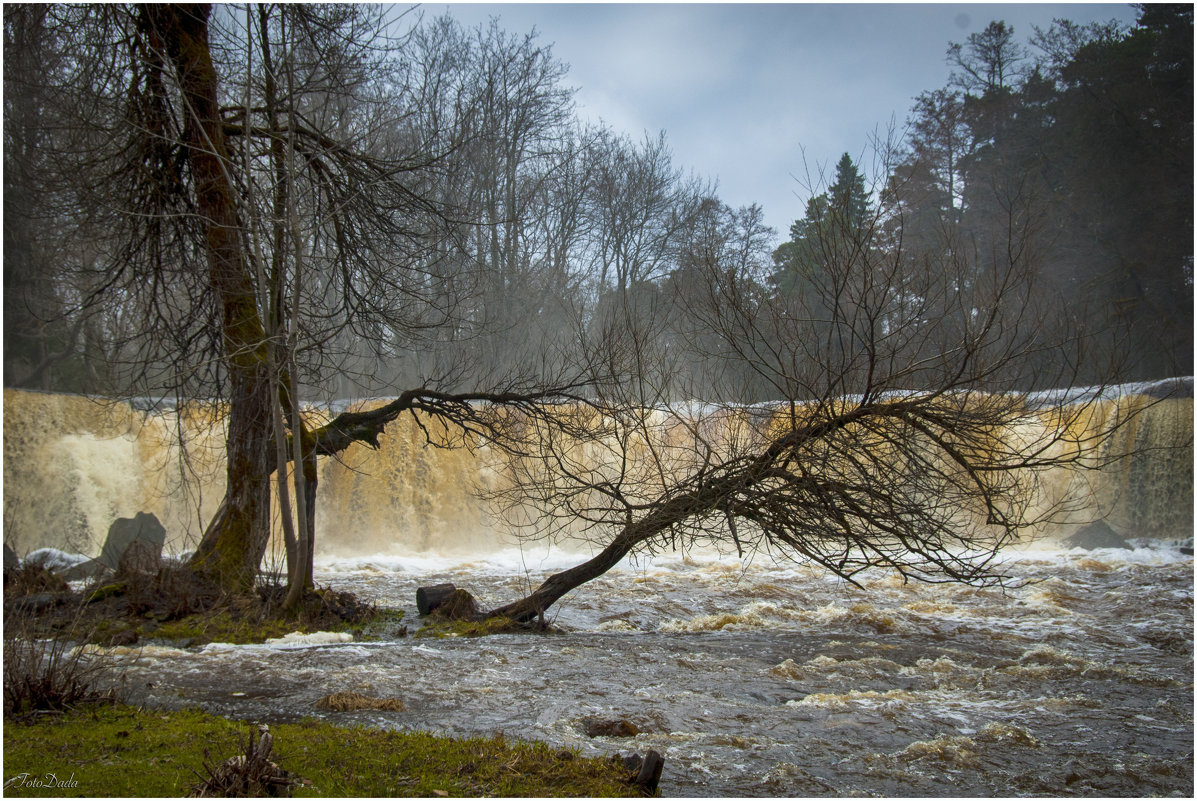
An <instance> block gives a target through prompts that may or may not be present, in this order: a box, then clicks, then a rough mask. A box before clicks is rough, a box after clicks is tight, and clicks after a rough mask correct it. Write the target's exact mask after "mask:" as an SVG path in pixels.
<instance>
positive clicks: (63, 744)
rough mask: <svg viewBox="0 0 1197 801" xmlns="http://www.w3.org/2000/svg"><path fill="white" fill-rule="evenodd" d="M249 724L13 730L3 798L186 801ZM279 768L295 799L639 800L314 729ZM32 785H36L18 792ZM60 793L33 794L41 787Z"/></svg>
mask: <svg viewBox="0 0 1197 801" xmlns="http://www.w3.org/2000/svg"><path fill="white" fill-rule="evenodd" d="M251 728H252V727H251V725H250V724H248V723H244V722H236V721H229V720H225V719H224V718H219V717H214V716H212V715H207V714H205V713H202V712H199V711H195V710H184V711H177V712H167V711H154V710H138V709H134V708H132V707H127V706H95V707H89V708H84V709H79V710H74V711H71V712H68V713H67V714H65V715H61V716H53V717H49V716H48V717H44V718H41V719H39V720H37V721H35V722H23V721H20V720H16V719H8V720H6V721H5V722H4V780H5V782H6V786H5V788H4V794H5V795H6V796H9V797H14V798H16V797H36V796H74V797H83V796H107V797H111V796H125V797H147V796H174V797H180V796H183V795H185V794H186V793H187V791H188V790H189V789H190V788H191V787H193V786H194V785H195V784H197V783H198V782H199V781H200V777H201V776H206V774H205V773H204V769H203V763H204V760H205V754H204V749H207V751H208V754H207V757H206V758H207V761H208V762H209V763H210V764H218V763H220V762H223V761H224V760H225V759H227V758H228V757H231V756H234V755H236V754H239V753H244V745H243V743H244V741H245V740H246V739H247V737H248V735H249V732H250V731H251ZM271 733H272V734H273V735H274V761H276V762H277V763H278V764H279V765H281V766H282V767H283V768H286V769H287V770H289V771H291V772H293V773H297V774H299V775H300V776H302V777H304V778H305V779H307V780H309V781H310V782H311V786H307V787H299V788H296V793H295V794H296V795H297V796H315V797H321V796H323V797H330V796H339V797H346V796H347V797H363V796H384V797H385V796H424V797H435V796H441V795H447V796H537V797H543V796H600V797H616V796H636V795H638V792H637V790H636V788H634V787H633V786H632V785H630V784H627V783H625V782H624V778H625V775H624V771H623V769H622V768H621V767H619V766H617V765H614V764H613V763H611V762H608V761H606V760H598V759H585V758H582V757H579V756H577V754H576V753H573V752H570V751H561V750H553V749H551V748H549V747H548V746H547V745H545V744H543V743H526V742H521V741H512V740H506V739H504V738H503V737H502V736H496V737H491V738H477V739H466V740H457V739H449V738H444V737H437V736H435V735H432V734H427V733H423V732H387V731H380V730H377V729H367V728H345V727H341V726H333V725H331V724H327V723H322V722H317V721H313V720H305V721H304V722H301V723H290V724H276V725H271ZM21 774H27V778H26V779H25V780H24V781H22V780H16V781H14V778H15V777H18V776H20V775H21ZM50 774H52V775H53V776H54V777H55V778H56V779H57V782H58V785H57V786H43V787H40V788H39V787H35V786H33V784H34V782H35V781H36V782H41V783H42V784H43V785H46V784H51V783H52V780H51V779H49V775H50Z"/></svg>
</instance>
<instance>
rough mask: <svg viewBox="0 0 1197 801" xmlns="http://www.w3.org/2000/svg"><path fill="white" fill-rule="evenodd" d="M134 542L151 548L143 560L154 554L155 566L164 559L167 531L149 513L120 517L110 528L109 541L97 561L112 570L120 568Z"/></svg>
mask: <svg viewBox="0 0 1197 801" xmlns="http://www.w3.org/2000/svg"><path fill="white" fill-rule="evenodd" d="M134 542H142V543H145V544H146V545H148V546H149V549H148V550H146V549H141V550H142V551H143V555H142V558H143V559H144V555H145V554H147V553H152V554H153V558H154V564H155V565H157V563H158V560H160V559H161V558H162V546H163V545H165V544H166V529H165V528H163V527H162V524H161V523H159V522H158V518H157V517H155V516H154V515H152V514H150V513H149V512H138V513H137V514H136V515H135V516H134V517H118V518H117V519H116V520H114V521H112V525H111V526H109V527H108V539H106V540H105V541H104V547H103V548H102V549H101V550H100V556H99V557H98V558H97V560H96V561H98V562H100V563H101V564H103V565H104V566H105V567H107V568H110V569H112V570H117V569H119V568H120V563H121V557H122V556H124V555H125V551H127V550H128V549H129V546H130V545H132V544H133V543H134Z"/></svg>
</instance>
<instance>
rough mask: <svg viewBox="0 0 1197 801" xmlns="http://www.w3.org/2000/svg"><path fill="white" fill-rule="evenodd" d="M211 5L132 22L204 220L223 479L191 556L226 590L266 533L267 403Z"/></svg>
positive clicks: (259, 551)
mask: <svg viewBox="0 0 1197 801" xmlns="http://www.w3.org/2000/svg"><path fill="white" fill-rule="evenodd" d="M210 12H211V7H210V6H209V5H207V4H197V5H147V6H143V7H142V8H141V22H142V24H143V25H144V26H146V30H147V33H148V34H149V35H150V36H151V37H153V38H154V39H156V40H157V42H158V43H159V45H160V52H162V53H165V54H166V57H167V58H168V59H169V60H170V62H171V64H172V65H173V67H174V70H175V72H176V74H177V76H178V82H179V87H180V89H181V92H182V99H183V105H184V108H183V111H182V113H183V115H184V117H185V124H184V145H185V147H186V158H187V164H188V167H189V168H190V174H191V179H192V182H193V186H194V192H195V205H196V211H197V214H198V216H199V219H200V220H202V224H203V226H204V235H205V240H206V244H207V251H208V261H209V282H210V286H211V289H212V293H213V295H214V297H215V299H216V302H217V303H218V305H219V309H220V314H221V326H222V331H223V350H224V352H223V354H222V357H223V359H224V362H225V365H226V367H227V369H228V394H227V397H228V401H229V407H228V412H229V413H228V440H227V445H226V452H227V457H228V472H227V479H228V484H227V489H226V494H225V498H224V502H223V503H222V505H221V508H220V512H219V513H218V514H217V515H216V517H215V518H214V519H213V520H212V522H211V523H210V524H209V526H208V528H207V530H206V531H205V532H204V537H203V540H202V541H201V542H200V544H199V547H198V548H197V550H196V552H195V556H194V557H192V560H191V564H192V566H193V567H194V568H195V569H196V570H197V571H198V572H201V573H203V574H204V575H206V576H208V577H209V578H211V579H212V580H214V581H215V582H216V583H218V584H219V585H220V586H222V587H223V588H225V589H226V590H229V591H231V592H244V591H246V590H248V589H250V588H252V586H253V582H254V579H255V577H256V574H257V570H258V565H259V564H260V562H261V560H262V555H263V554H264V553H265V550H266V546H267V544H268V542H269V539H270V476H271V472H272V470H273V465H272V464H271V458H270V457H271V453H272V449H271V445H272V439H271V437H272V434H271V422H272V420H271V407H270V404H271V403H272V400H273V399H272V398H271V394H270V381H269V374H268V370H267V362H266V359H265V332H264V329H263V326H262V321H261V318H260V316H259V313H258V304H257V297H256V294H255V287H254V280H253V273H252V271H251V269H250V265H249V261H248V258H247V255H246V253H245V249H244V246H243V242H244V239H243V237H242V232H241V221H240V217H239V213H238V204H237V194H236V191H235V189H234V187H233V182H232V179H231V176H230V174H229V171H228V170H229V164H230V161H229V157H228V150H227V147H226V144H225V138H224V131H223V127H222V120H221V116H220V107H219V105H218V102H217V97H218V93H217V88H218V76H217V74H216V69H215V67H214V66H213V64H212V56H211V51H210V49H209V45H208V16H209V14H210Z"/></svg>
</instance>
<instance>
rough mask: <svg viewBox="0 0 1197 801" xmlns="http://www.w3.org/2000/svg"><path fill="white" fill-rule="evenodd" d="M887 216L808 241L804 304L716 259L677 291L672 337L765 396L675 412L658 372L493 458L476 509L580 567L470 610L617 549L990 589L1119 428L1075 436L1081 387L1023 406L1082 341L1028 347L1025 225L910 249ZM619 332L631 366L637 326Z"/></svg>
mask: <svg viewBox="0 0 1197 801" xmlns="http://www.w3.org/2000/svg"><path fill="white" fill-rule="evenodd" d="M895 208H897V209H900V208H901V205H900V204H897V205H895V206H890V207H887V208H881V207H878V208H876V209H874V210H872V211H871V213H870V217H869V218H868V219H866V220H864V221H861V220H852V221H849V220H847V219H845V220H843V221H841V223H842V224H839V225H831V226H830V227H829V228H828V229H827V231H826V232H824V233H822V234H820V235H818V236H817V237H816V239H817V242H818V243H819V245H820V247H821V248H822V252H821V253H820V254H819V259H818V262H817V263H818V264H819V265H820V271H819V274H818V275H816V276H814V277H813V287H814V289H815V291H814V292H811V293H797V294H789V295H786V294H782V293H769V292H765V291H763V289H762V287H761V286H760V284H759V283H756V282H754V281H751V280H748V277H747V276H745V275H744V274H743V272H742V271H738V270H735V269H730V268H729V267H730V265H727V264H725V263H718V264H710V263H707V264H706V265H704V266H705V269H703V270H702V273H701V280H698V281H693V282H691V284H690V292H689V294H688V297H687V307H688V308H689V310H690V312H691V314H692V315H693V316H694V323H695V324H694V326H693V327H692V330H695V331H706V332H709V333H713V334H714V335H715V336H716V337H717V338H718V339H719V341H720V352H719V356H720V359H721V361H726V360H727V359H728V358H729V354H733V355H734V358H736V359H738V360H739V361H740V362H741V363H742V364H743V365H744V366H745V368H746V369H749V370H751V371H753V372H755V373H756V374H757V375H758V377H759V378H760V379H761V380H762V381H763V382H764V383H765V384H766V385H768V386H769V387H771V388H772V391H773V393H774V398H776V399H777V400H776V401H775V402H772V403H766V404H757V405H753V406H744V405H742V404H737V403H729V402H723V403H718V404H716V403H710V402H708V403H705V404H702V405H701V406H700V407H698V408H695V406H694V405H693V404H686V403H678V402H676V397H675V396H674V395H673V393H672V391H671V389H670V388H669V386H668V383H667V381H668V377H669V373H668V371H667V370H662V371H660V372H657V373H655V374H653V375H652V380H646V379H645V378H644V376H643V374H642V380H641V381H640V382H639V383H636V384H634V385H623V386H621V387H619V388H616V389H611V390H609V391H608V392H606V393H605V394H604V395H603V396H602V398H601V401H600V404H599V406H598V408H588V409H578V410H571V411H569V412H568V413H569V414H572V415H575V416H576V417H577V418H578V419H580V420H582V421H584V424H583V425H581V426H580V428H582V429H584V430H585V431H586V432H587V433H586V436H581V437H565V436H561V435H559V434H555V433H554V432H551V431H548V430H545V428H544V427H543V426H531V427H530V432H529V437H528V440H527V441H528V446H529V447H528V449H529V450H533V449H535V448H538V450H536V451H535V452H536V453H537V458H536V459H532V460H528V459H511V460H509V462H508V464H507V465H506V467H507V469H508V473H507V474H508V475H510V476H511V483H510V484H509V485H507V486H505V487H501V488H498V489H497V490H496V492H495V493H494V498H495V499H496V500H497V501H499V502H500V503H503V504H504V508H506V509H507V510H508V511H509V513H510V514H511V516H512V519H513V520H515V521H516V522H518V523H521V524H522V525H524V526H525V527H526V534H527V536H529V537H538V536H550V537H560V536H569V535H572V536H580V537H584V538H587V539H589V540H590V541H591V542H593V543H594V544H595V547H596V549H597V553H596V555H595V556H594V557H593V558H591V559H590V560H588V561H586V562H584V563H582V564H580V565H578V566H576V567H574V568H571V569H569V570H566V571H563V572H561V573H558V574H556V575H553V576H550V577H549V578H548V579H547V580H546V581H545V582H544V583H543V584H542V585H541V586H540V587H539V588H537V589H536V590H535V591H534V592H532V593H531V594H530V595H528V596H527V597H525V598H522V599H520V600H517V601H514V602H512V603H510V604H506V605H504V606H501V607H499V608H497V609H495V610H493V611H492V612H491V613H490V614H492V615H497V616H509V617H512V618H515V619H518V620H529V619H532V618H534V617H536V616H538V615H541V614H543V612H544V610H545V609H547V608H548V607H549V606H551V605H552V604H553V603H555V602H557V601H558V600H559V599H560V598H561V597H562V596H563V595H564V594H565V593H567V592H569V591H571V590H573V589H575V588H576V587H578V586H579V585H580V584H582V583H584V582H586V581H588V580H590V579H593V578H595V577H596V576H598V575H600V574H602V573H603V572H605V571H607V570H609V569H610V568H612V567H613V566H615V565H616V564H617V563H618V562H619V561H620V560H622V559H623V558H624V557H625V556H627V555H628V554H630V553H633V552H635V551H642V552H649V553H651V552H655V551H658V550H661V549H670V548H674V549H676V548H681V549H684V548H689V547H694V546H699V545H703V544H712V543H713V544H717V545H721V546H725V547H734V548H735V549H736V550H737V551H738V552H740V553H745V552H753V551H765V552H769V553H772V554H774V555H775V556H779V557H783V558H794V559H806V560H810V561H811V562H813V563H815V564H819V565H821V566H823V567H824V568H826V569H827V570H829V571H830V572H832V573H834V574H835V575H837V576H840V577H842V578H844V579H845V580H848V581H852V580H853V577H854V576H855V575H857V574H858V573H859V572H860V571H862V570H866V569H868V568H871V567H883V568H890V569H893V570H895V571H897V572H898V573H899V574H900V575H901V576H903V577H904V578H907V579H916V580H921V581H933V582H934V581H958V582H967V583H975V584H985V583H991V582H1000V581H1002V580H1003V576H1002V573H1001V571H1000V569H999V568H998V561H997V557H998V554H999V552H1000V550H1001V549H1002V548H1003V547H1004V546H1006V545H1008V544H1010V543H1011V542H1013V541H1015V539H1016V538H1017V537H1018V536H1019V533H1020V532H1022V531H1024V530H1025V529H1027V528H1029V527H1032V526H1035V525H1037V524H1041V523H1043V522H1044V521H1046V520H1049V519H1051V518H1052V517H1053V516H1054V515H1057V514H1059V513H1060V512H1062V511H1064V510H1065V509H1066V508H1067V506H1068V500H1067V499H1056V500H1055V501H1053V502H1047V501H1045V500H1044V496H1043V494H1042V493H1040V491H1039V490H1040V486H1039V485H1040V482H1041V480H1042V478H1043V475H1044V473H1045V471H1048V470H1054V469H1058V468H1061V467H1064V468H1070V467H1071V468H1077V469H1083V468H1093V467H1095V466H1097V464H1096V462H1097V461H1099V460H1097V459H1095V458H1094V456H1093V454H1095V453H1099V452H1100V451H1099V449H1098V448H1096V446H1097V445H1099V444H1100V443H1101V442H1102V441H1103V440H1104V438H1106V437H1108V436H1110V435H1111V432H1112V431H1113V430H1114V429H1117V428H1118V427H1119V426H1120V425H1122V424H1123V423H1124V422H1125V419H1123V420H1115V421H1113V422H1112V423H1111V424H1110V427H1108V428H1104V429H1100V430H1098V429H1094V428H1092V427H1088V426H1086V425H1085V424H1084V421H1085V420H1087V419H1089V415H1090V414H1091V411H1092V410H1091V409H1090V408H1089V404H1092V403H1094V402H1096V401H1095V400H1094V398H1095V397H1097V396H1099V395H1100V394H1101V388H1100V387H1099V388H1093V389H1091V392H1090V393H1089V394H1087V395H1085V396H1084V400H1082V401H1081V402H1079V403H1073V401H1075V400H1076V398H1075V397H1074V396H1072V395H1069V394H1068V393H1054V394H1047V395H1044V394H1036V392H1035V390H1037V389H1041V388H1045V387H1068V386H1070V385H1071V383H1072V378H1073V377H1074V376H1075V375H1076V369H1077V363H1078V362H1077V359H1078V357H1079V356H1080V355H1081V354H1082V353H1083V347H1082V346H1081V343H1079V342H1077V341H1075V340H1070V339H1068V338H1067V337H1063V336H1061V335H1060V332H1059V331H1058V330H1057V331H1053V332H1052V334H1053V339H1052V340H1051V341H1050V346H1049V345H1047V344H1045V340H1044V338H1043V336H1042V330H1041V329H1042V325H1041V323H1042V320H1043V319H1045V316H1044V315H1043V313H1042V310H1041V308H1040V307H1039V306H1038V304H1037V303H1036V294H1035V292H1034V288H1033V285H1032V284H1033V277H1034V271H1033V270H1032V269H1031V268H1032V266H1033V260H1034V258H1035V255H1036V250H1035V248H1034V247H1033V244H1034V239H1035V237H1036V231H1035V229H1034V227H1033V226H1030V225H1027V224H1025V222H1026V221H1025V218H1024V217H1023V216H1022V213H1021V211H1020V210H1019V209H1017V208H1014V207H1008V208H1010V209H1011V216H1010V217H1008V218H1007V219H998V220H994V221H993V224H994V227H995V229H997V230H1000V231H1003V232H1005V234H1006V238H1005V239H1004V240H1003V248H1002V249H1001V250H1000V251H996V252H991V253H977V252H971V253H970V252H967V251H964V250H956V251H950V250H949V249H946V248H943V247H934V248H928V249H927V250H925V251H923V252H921V253H908V252H906V251H905V245H904V243H903V241H902V238H901V237H900V236H893V235H892V232H893V231H894V230H895V228H897V229H899V230H900V222H901V221H900V220H892V219H887V215H889V214H891V213H892V211H891V210H892V209H895ZM887 209H889V210H887ZM826 213H827V214H829V215H835V214H837V213H842V212H837V211H836V210H835V204H831V207H830V209H829V210H828V211H827V212H826ZM825 219H826V218H825ZM883 221H886V222H888V223H889V224H888V225H883V224H882V222H883ZM850 223H851V224H850ZM622 336H623V338H624V342H625V347H626V349H627V352H633V351H637V352H640V351H642V350H643V348H644V346H645V343H644V342H641V341H636V340H637V336H638V335H637V333H636V332H634V331H633V332H624V333H623V335H622ZM693 345H694V347H696V348H699V349H703V348H709V344H708V340H705V339H704V340H696V341H695V342H694V343H693ZM1049 347H1050V348H1051V352H1052V354H1053V355H1054V357H1055V358H1054V359H1050V360H1048V359H1044V358H1043V355H1044V351H1045V350H1046V349H1048V348H1049ZM708 379H709V381H710V382H711V383H712V384H717V383H718V382H720V381H727V380H729V379H730V380H732V381H739V380H741V379H740V378H739V377H738V375H737V374H735V373H729V372H727V371H725V370H715V369H712V370H711V371H709V373H708ZM729 389H730V387H729ZM529 499H531V501H530V500H529ZM529 503H531V504H532V506H531V511H529V507H528V504H529Z"/></svg>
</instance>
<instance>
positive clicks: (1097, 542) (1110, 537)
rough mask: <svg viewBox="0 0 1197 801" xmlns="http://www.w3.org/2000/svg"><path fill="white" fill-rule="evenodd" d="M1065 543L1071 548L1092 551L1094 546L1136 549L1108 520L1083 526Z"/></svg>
mask: <svg viewBox="0 0 1197 801" xmlns="http://www.w3.org/2000/svg"><path fill="white" fill-rule="evenodd" d="M1064 544H1065V545H1067V546H1068V547H1069V548H1084V549H1085V550H1086V551H1091V550H1093V549H1094V548H1125V549H1126V550H1128V551H1133V550H1134V548H1132V547H1131V545H1130V544H1129V543H1128V542H1127V541H1126V540H1124V539H1122V537H1120V536H1118V534H1117V532H1115V531H1114V529H1112V528H1110V527H1109V526H1108V525H1106V521H1104V520H1098V521H1097V522H1095V523H1090V524H1089V525H1087V526H1082V527H1081V529H1080V530H1079V531H1077V532H1076V533H1075V534H1073V535H1072V536H1071V537H1069V538H1068V539H1066V540H1064Z"/></svg>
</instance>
